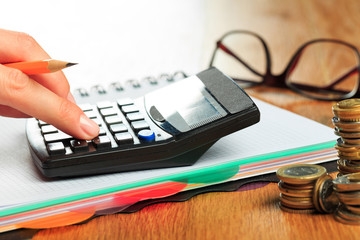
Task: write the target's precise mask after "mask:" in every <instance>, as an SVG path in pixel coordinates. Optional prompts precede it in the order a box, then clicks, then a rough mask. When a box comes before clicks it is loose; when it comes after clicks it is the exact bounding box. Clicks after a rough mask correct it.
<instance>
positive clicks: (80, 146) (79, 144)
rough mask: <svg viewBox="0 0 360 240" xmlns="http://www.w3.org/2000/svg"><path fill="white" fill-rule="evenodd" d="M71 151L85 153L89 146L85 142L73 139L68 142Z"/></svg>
mask: <svg viewBox="0 0 360 240" xmlns="http://www.w3.org/2000/svg"><path fill="white" fill-rule="evenodd" d="M70 147H71V149H72V150H73V151H74V152H75V153H77V152H87V151H88V150H89V145H88V143H87V141H85V140H79V139H74V140H71V141H70Z"/></svg>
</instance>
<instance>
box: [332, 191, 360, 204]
mask: <svg viewBox="0 0 360 240" xmlns="http://www.w3.org/2000/svg"><path fill="white" fill-rule="evenodd" d="M336 195H337V196H338V198H339V200H340V202H341V203H343V204H346V205H360V192H339V191H337V192H336Z"/></svg>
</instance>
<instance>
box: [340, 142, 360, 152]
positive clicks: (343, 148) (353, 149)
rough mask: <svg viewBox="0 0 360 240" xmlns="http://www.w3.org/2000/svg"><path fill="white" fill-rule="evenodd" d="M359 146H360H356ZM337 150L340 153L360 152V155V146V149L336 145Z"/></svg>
mask: <svg viewBox="0 0 360 240" xmlns="http://www.w3.org/2000/svg"><path fill="white" fill-rule="evenodd" d="M356 146H358V145H356ZM335 148H336V149H337V150H338V151H340V152H345V153H354V152H359V153H360V146H359V147H355V146H354V147H343V146H341V145H339V144H335Z"/></svg>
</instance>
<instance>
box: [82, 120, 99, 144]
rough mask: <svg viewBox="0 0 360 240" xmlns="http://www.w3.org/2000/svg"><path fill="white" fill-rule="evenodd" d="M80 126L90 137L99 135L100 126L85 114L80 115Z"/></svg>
mask: <svg viewBox="0 0 360 240" xmlns="http://www.w3.org/2000/svg"><path fill="white" fill-rule="evenodd" d="M80 127H81V129H82V130H83V131H84V132H85V133H86V134H87V135H88V136H89V137H90V138H94V137H96V136H97V135H99V126H98V125H97V124H96V123H95V122H94V121H92V120H91V119H89V118H88V117H87V116H86V115H85V114H83V115H81V117H80Z"/></svg>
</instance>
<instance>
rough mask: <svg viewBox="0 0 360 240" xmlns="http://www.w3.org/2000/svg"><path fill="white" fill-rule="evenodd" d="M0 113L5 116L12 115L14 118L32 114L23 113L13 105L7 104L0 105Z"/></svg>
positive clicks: (26, 116)
mask: <svg viewBox="0 0 360 240" xmlns="http://www.w3.org/2000/svg"><path fill="white" fill-rule="evenodd" d="M0 115H1V116H3V117H12V118H29V117H30V116H29V115H27V114H25V113H22V112H20V111H18V110H16V109H14V108H12V107H8V106H5V105H0Z"/></svg>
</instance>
